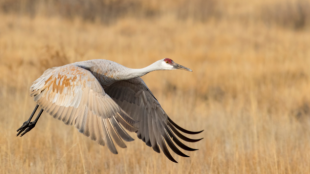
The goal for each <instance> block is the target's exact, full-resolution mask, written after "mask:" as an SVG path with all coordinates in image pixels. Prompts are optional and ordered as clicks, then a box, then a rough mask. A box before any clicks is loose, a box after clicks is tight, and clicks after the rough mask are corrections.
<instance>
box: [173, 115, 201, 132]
mask: <svg viewBox="0 0 310 174" xmlns="http://www.w3.org/2000/svg"><path fill="white" fill-rule="evenodd" d="M168 120H169V122H170V123H171V124H172V125H173V126H174V127H176V128H177V129H178V130H180V131H182V132H184V133H187V134H199V133H201V132H203V131H204V130H201V131H189V130H186V129H184V128H182V127H181V126H179V125H177V124H176V123H175V122H173V121H172V120H171V119H170V118H169V117H168Z"/></svg>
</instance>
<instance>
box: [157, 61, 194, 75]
mask: <svg viewBox="0 0 310 174" xmlns="http://www.w3.org/2000/svg"><path fill="white" fill-rule="evenodd" d="M159 63H160V66H161V67H162V68H163V69H165V70H174V69H183V70H186V71H190V72H192V70H191V69H189V68H186V67H184V66H182V65H179V64H177V63H175V62H174V61H173V60H172V59H169V58H164V59H162V60H160V61H159Z"/></svg>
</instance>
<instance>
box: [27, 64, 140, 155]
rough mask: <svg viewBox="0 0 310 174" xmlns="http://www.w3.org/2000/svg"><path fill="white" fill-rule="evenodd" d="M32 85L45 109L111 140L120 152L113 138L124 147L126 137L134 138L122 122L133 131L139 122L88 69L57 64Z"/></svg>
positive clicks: (99, 138) (105, 140) (101, 138)
mask: <svg viewBox="0 0 310 174" xmlns="http://www.w3.org/2000/svg"><path fill="white" fill-rule="evenodd" d="M30 89H31V95H32V96H34V99H35V101H36V102H37V103H38V104H39V105H40V106H41V107H42V108H43V109H44V111H46V112H47V113H49V114H50V115H52V116H53V117H54V118H57V119H59V120H62V121H63V122H64V123H65V124H70V125H72V124H74V125H75V127H76V128H77V129H78V130H79V132H81V133H83V134H84V135H86V136H88V137H90V138H91V139H92V140H95V141H97V142H98V143H99V144H101V145H105V144H107V146H108V148H109V149H110V151H111V152H112V153H115V154H117V149H116V147H115V145H114V142H113V140H114V141H115V143H116V144H118V145H119V146H120V147H122V148H125V147H126V145H125V143H124V142H123V139H124V140H125V141H132V140H133V139H132V138H131V137H130V136H129V135H128V134H127V132H126V131H125V130H123V128H122V126H123V127H124V128H126V129H127V130H129V131H132V132H133V131H136V130H137V128H136V126H135V124H137V123H136V122H135V121H134V120H133V119H132V118H131V117H130V116H129V115H127V114H126V113H125V112H124V111H123V110H122V109H121V108H120V107H119V106H118V104H117V103H115V101H113V100H112V99H111V98H110V96H109V95H108V94H106V92H105V91H104V89H103V87H102V86H101V85H100V83H99V82H98V80H97V79H96V77H95V76H94V75H93V74H92V73H91V72H90V71H88V70H85V69H83V68H80V67H78V66H75V65H66V66H62V67H57V68H53V69H51V70H47V71H46V72H45V73H44V74H43V75H42V76H41V77H40V78H39V79H37V80H36V81H35V82H34V83H33V85H32V86H31V88H30ZM121 125H122V126H121Z"/></svg>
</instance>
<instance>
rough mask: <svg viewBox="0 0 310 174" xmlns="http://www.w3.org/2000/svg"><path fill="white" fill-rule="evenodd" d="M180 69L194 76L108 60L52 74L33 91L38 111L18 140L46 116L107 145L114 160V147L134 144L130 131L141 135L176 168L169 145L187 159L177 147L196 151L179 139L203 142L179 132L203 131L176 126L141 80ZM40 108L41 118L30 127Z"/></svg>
mask: <svg viewBox="0 0 310 174" xmlns="http://www.w3.org/2000/svg"><path fill="white" fill-rule="evenodd" d="M175 69H183V70H187V71H192V70H190V69H189V68H186V67H184V66H182V65H179V64H177V63H175V62H174V61H173V60H171V59H169V58H165V59H161V60H158V61H156V62H155V63H153V64H151V65H149V66H147V67H145V68H142V69H131V68H127V67H125V66H122V65H120V64H118V63H115V62H113V61H109V60H103V59H96V60H88V61H82V62H76V63H72V64H68V65H64V66H60V67H54V68H50V69H47V70H46V71H45V72H44V73H43V75H42V76H41V77H39V78H38V79H37V80H36V81H34V82H33V84H32V86H31V87H30V93H31V96H32V97H34V101H35V102H36V103H37V105H36V107H35V109H34V110H33V112H32V114H31V116H30V118H29V119H28V120H27V121H26V122H24V123H23V125H22V126H21V127H20V128H19V129H18V130H17V132H18V133H17V136H19V135H20V136H23V135H25V134H26V133H27V132H29V131H30V130H32V129H33V128H34V127H35V125H36V123H37V122H38V120H39V118H40V116H41V114H42V113H43V111H45V112H47V113H48V114H50V115H52V116H53V117H54V118H57V119H58V120H61V121H63V122H64V123H65V124H67V125H74V126H75V127H76V128H77V129H78V130H79V132H81V133H83V134H84V135H86V136H87V137H90V138H91V139H92V140H94V141H96V142H98V143H99V144H100V145H103V146H104V145H107V146H108V148H109V149H110V151H111V152H112V153H114V154H117V149H116V147H115V144H117V145H118V146H120V147H121V148H126V145H125V143H124V141H127V142H130V141H133V140H134V139H133V138H132V137H131V136H130V135H129V134H128V133H127V132H126V131H125V129H126V130H127V131H130V132H136V133H137V137H138V138H139V139H141V140H142V141H144V142H145V143H146V145H148V146H150V147H152V148H153V150H154V151H156V152H158V153H160V149H161V150H162V151H163V153H164V154H165V155H166V156H167V158H168V159H170V160H171V161H173V162H176V163H177V161H176V160H175V159H174V158H173V157H172V155H171V154H170V152H169V151H168V148H167V145H168V146H169V147H170V148H171V150H172V151H174V152H175V153H176V154H178V155H180V156H183V157H188V156H187V155H186V154H184V153H183V152H182V151H180V150H179V149H178V147H177V146H179V147H180V148H182V149H184V150H187V151H195V150H197V149H193V148H190V147H188V146H186V145H185V144H183V143H182V142H181V141H180V140H179V139H178V138H180V139H182V140H184V141H187V142H197V141H199V140H201V139H202V138H201V139H191V138H188V137H186V136H184V135H183V134H181V133H180V132H183V133H186V134H198V133H201V132H202V131H189V130H186V129H184V128H182V127H181V126H179V125H177V124H176V123H175V122H174V121H172V120H171V119H170V118H169V117H168V115H167V114H166V112H165V111H164V110H163V108H162V107H161V105H160V104H159V102H158V101H157V99H156V98H155V96H154V95H153V94H152V92H151V91H150V90H149V88H148V87H147V86H146V84H145V83H144V81H143V80H142V79H141V78H140V77H141V76H143V75H145V74H147V73H149V72H152V71H156V70H175ZM39 107H40V111H39V113H38V115H37V117H36V118H35V120H34V121H31V120H32V117H33V116H34V115H35V113H36V111H37V109H38V108H39ZM114 142H115V144H114ZM176 145H177V146H176Z"/></svg>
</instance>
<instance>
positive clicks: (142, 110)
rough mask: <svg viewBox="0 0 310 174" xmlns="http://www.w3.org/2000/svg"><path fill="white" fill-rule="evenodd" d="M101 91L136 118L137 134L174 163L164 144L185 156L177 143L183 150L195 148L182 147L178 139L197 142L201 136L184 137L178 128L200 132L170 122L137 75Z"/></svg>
mask: <svg viewBox="0 0 310 174" xmlns="http://www.w3.org/2000/svg"><path fill="white" fill-rule="evenodd" d="M105 91H106V93H107V94H108V95H109V96H110V97H111V98H112V99H113V100H114V101H115V102H116V103H117V104H118V105H119V106H120V107H121V108H122V109H123V110H124V111H125V112H126V113H127V114H128V115H130V116H131V117H132V118H134V119H135V120H136V121H138V123H137V126H136V127H138V131H137V132H136V133H137V137H138V138H139V139H142V141H144V142H145V143H146V144H147V145H148V146H151V147H152V148H153V150H154V151H156V152H158V153H160V149H161V150H162V151H163V153H164V154H165V155H166V156H167V158H168V159H170V160H171V161H173V162H176V161H175V159H174V158H173V157H172V155H171V154H170V152H169V150H168V148H167V145H168V146H169V147H170V148H171V149H172V150H173V151H174V152H175V153H176V154H178V155H180V156H183V157H188V156H187V155H185V154H184V153H183V152H181V151H180V150H179V149H178V148H177V146H179V147H180V148H182V149H183V150H187V151H194V150H196V149H193V148H190V147H188V146H186V145H185V144H183V143H182V142H181V141H180V140H179V139H178V138H181V139H182V140H184V141H187V142H197V141H199V140H201V139H191V138H188V137H186V136H184V135H183V134H181V133H180V132H179V131H181V132H183V133H187V134H198V133H200V132H202V131H197V132H194V131H189V130H186V129H184V128H182V127H180V126H179V125H177V124H176V123H174V122H173V121H172V120H171V119H170V118H169V117H168V115H167V114H166V113H165V111H164V110H163V109H162V107H161V106H160V104H159V102H158V101H157V99H156V98H155V97H154V95H153V94H152V93H151V92H150V90H149V89H148V87H147V86H146V85H145V83H144V82H143V80H142V79H141V78H135V79H130V80H123V81H118V82H116V83H114V84H112V85H111V86H109V87H108V88H106V89H105ZM120 122H121V121H120ZM123 125H124V124H123ZM177 129H178V130H179V131H178V130H177ZM174 143H175V144H174ZM176 145H177V146H176ZM159 147H160V148H159Z"/></svg>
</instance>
